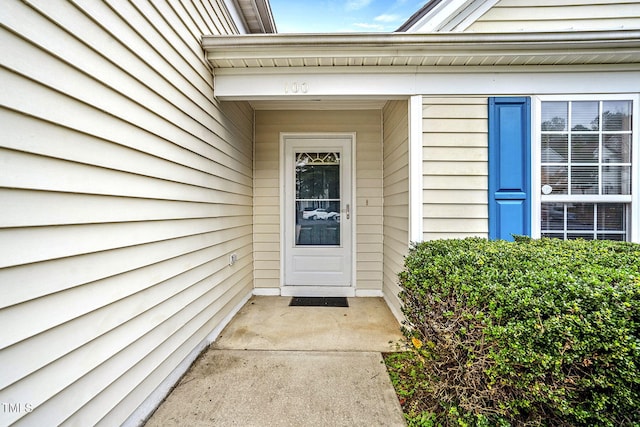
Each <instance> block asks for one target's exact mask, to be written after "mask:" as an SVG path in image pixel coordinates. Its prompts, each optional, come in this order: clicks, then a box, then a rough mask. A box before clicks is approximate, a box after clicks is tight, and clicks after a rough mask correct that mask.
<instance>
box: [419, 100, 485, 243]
mask: <svg viewBox="0 0 640 427" xmlns="http://www.w3.org/2000/svg"><path fill="white" fill-rule="evenodd" d="M487 126H488V109H487V98H431V97H424V98H423V157H422V158H423V185H424V193H423V216H424V224H423V236H424V240H433V239H446V238H464V237H471V236H478V237H488V205H487V185H488V182H487V174H488V166H487V156H488V151H487V131H488V128H487Z"/></svg>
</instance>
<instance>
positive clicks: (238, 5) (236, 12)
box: [224, 0, 277, 34]
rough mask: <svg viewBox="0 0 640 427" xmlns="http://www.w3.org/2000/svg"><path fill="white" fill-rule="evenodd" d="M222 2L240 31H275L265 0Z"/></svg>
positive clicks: (225, 0) (226, 0)
mask: <svg viewBox="0 0 640 427" xmlns="http://www.w3.org/2000/svg"><path fill="white" fill-rule="evenodd" d="M224 3H225V5H226V7H227V9H228V10H229V13H230V14H231V17H232V18H233V20H234V21H235V23H236V26H237V27H238V30H239V31H240V32H241V33H243V34H246V33H252V34H259V33H276V32H277V31H276V24H275V21H274V19H273V14H272V13H271V8H270V6H269V2H268V1H267V0H224Z"/></svg>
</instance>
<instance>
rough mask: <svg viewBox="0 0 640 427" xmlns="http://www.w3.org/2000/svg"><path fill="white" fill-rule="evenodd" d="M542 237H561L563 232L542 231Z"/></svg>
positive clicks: (562, 237)
mask: <svg viewBox="0 0 640 427" xmlns="http://www.w3.org/2000/svg"><path fill="white" fill-rule="evenodd" d="M541 236H542V237H548V238H549V239H563V240H564V233H542V234H541Z"/></svg>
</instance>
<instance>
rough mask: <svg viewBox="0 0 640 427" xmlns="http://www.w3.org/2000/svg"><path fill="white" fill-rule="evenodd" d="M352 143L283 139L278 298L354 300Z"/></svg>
mask: <svg viewBox="0 0 640 427" xmlns="http://www.w3.org/2000/svg"><path fill="white" fill-rule="evenodd" d="M353 143H354V136H353V135H328V136H321V137H320V136H314V135H307V136H305V135H283V149H284V152H283V154H284V177H283V178H284V188H283V192H284V197H283V203H284V205H283V209H284V224H283V226H284V230H283V231H284V233H283V234H284V236H283V239H284V242H283V249H284V254H283V255H284V258H283V261H284V281H283V288H282V295H295V296H349V295H353V288H352V261H353V254H352V241H353V236H352V230H353V229H352V224H353V212H352V173H353V170H352V169H353V167H352V146H353Z"/></svg>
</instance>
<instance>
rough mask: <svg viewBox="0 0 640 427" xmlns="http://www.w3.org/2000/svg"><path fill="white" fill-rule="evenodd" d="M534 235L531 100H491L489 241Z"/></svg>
mask: <svg viewBox="0 0 640 427" xmlns="http://www.w3.org/2000/svg"><path fill="white" fill-rule="evenodd" d="M513 234H519V235H526V236H530V235H531V100H530V99H529V98H527V97H517V98H515V97H513V98H508V97H505V98H489V238H490V239H504V240H513V237H512V235H513Z"/></svg>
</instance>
